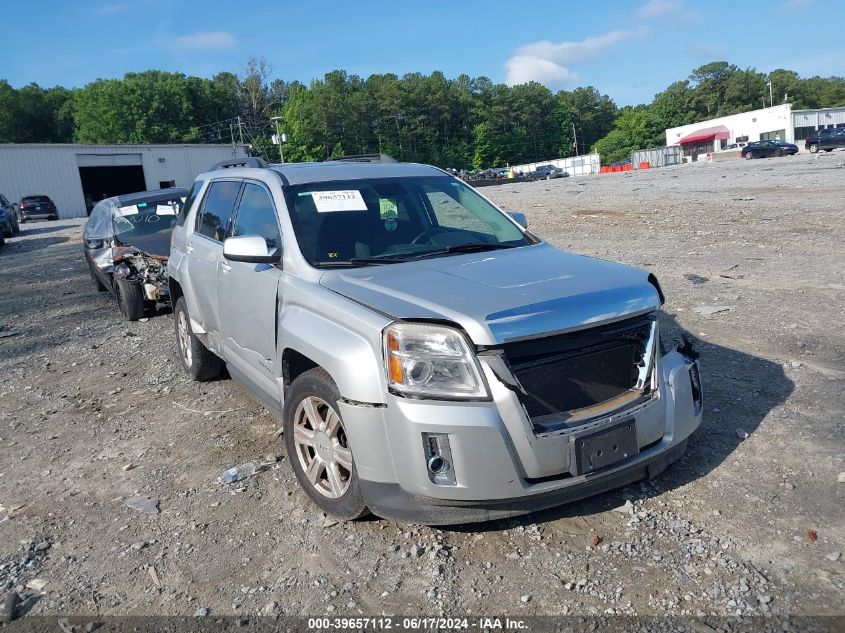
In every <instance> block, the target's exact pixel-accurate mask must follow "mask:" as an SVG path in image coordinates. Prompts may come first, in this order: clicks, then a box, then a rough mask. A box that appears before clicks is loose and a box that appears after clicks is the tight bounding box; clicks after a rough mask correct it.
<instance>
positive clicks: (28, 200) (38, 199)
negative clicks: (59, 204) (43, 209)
mask: <svg viewBox="0 0 845 633" xmlns="http://www.w3.org/2000/svg"><path fill="white" fill-rule="evenodd" d="M21 202H22V203H24V204H36V203H39V202H50V198H48V197H47V196H27V197H26V198H24V199H23V200H21Z"/></svg>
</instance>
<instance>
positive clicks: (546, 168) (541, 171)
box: [528, 165, 569, 180]
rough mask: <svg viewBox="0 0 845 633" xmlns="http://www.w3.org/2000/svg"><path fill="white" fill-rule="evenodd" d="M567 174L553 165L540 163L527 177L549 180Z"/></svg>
mask: <svg viewBox="0 0 845 633" xmlns="http://www.w3.org/2000/svg"><path fill="white" fill-rule="evenodd" d="M568 175H569V174H567V173H566V172H565V171H563V170H562V169H560V168H559V167H555V166H554V165H540V166H539V167H538V168H537V169H535V170H534V171H532V172H531V173H530V174H529V176H528V177H529V179H530V180H551V179H552V178H563V177H565V176H568Z"/></svg>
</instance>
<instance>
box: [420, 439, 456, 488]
mask: <svg viewBox="0 0 845 633" xmlns="http://www.w3.org/2000/svg"><path fill="white" fill-rule="evenodd" d="M422 441H423V452H424V453H425V464H426V470H427V471H428V478H429V479H430V480H431V481H432V482H433V483H435V484H438V485H441V486H454V485H455V484H456V480H455V472H454V469H453V468H452V449H451V448H450V446H449V436H448V435H447V434H446V433H423V434H422Z"/></svg>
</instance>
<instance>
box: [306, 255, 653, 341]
mask: <svg viewBox="0 0 845 633" xmlns="http://www.w3.org/2000/svg"><path fill="white" fill-rule="evenodd" d="M320 283H321V285H322V286H324V287H325V288H328V289H330V290H333V291H334V292H337V293H339V294H341V295H343V296H345V297H348V298H349V299H352V300H353V301H356V302H358V303H361V304H363V305H366V306H368V307H370V308H372V309H374V310H377V311H379V312H381V313H383V314H385V315H387V316H389V317H391V318H396V319H408V320H415V319H418V320H433V321H445V322H453V323H457V324H458V325H459V326H460V327H462V328H463V329H464V330H465V331H466V332H467V334H468V335H469V336H470V338H471V339H472V340H473V342H474V343H475V344H477V345H496V344H501V343H505V342H508V341H513V340H518V339H522V338H530V337H535V336H538V335H542V334H553V333H559V332H564V331H568V330H575V329H580V328H584V327H588V326H591V325H595V324H598V323H605V322H609V321H614V320H619V319H623V318H625V317H628V316H631V315H635V314H641V313H643V312H646V311H650V310H654V309H656V308H659V307H660V297H659V296H658V293H657V289H656V288H655V286H653V285H652V284H651V283H650V282H649V279H648V273H647V272H645V271H642V270H638V269H636V268H632V267H630V266H625V265H622V264H616V263H613V262H608V261H604V260H601V259H595V258H592V257H585V256H582V255H574V254H572V253H566V252H563V251H560V250H558V249H556V248H553V247H552V246H549V245H548V244H545V243H541V244H535V245H532V246H524V247H519V248H514V249H508V250H499V251H487V252H481V253H472V254H465V255H454V256H448V257H437V258H432V259H422V260H419V261H413V262H405V263H401V264H384V265H378V266H367V267H362V268H353V269H334V270H328V271H326V272H325V273H324V274H323V276H322V277H321V279H320Z"/></svg>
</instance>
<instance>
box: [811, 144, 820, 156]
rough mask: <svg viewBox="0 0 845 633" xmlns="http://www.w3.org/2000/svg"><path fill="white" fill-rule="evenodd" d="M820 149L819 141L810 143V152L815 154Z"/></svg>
mask: <svg viewBox="0 0 845 633" xmlns="http://www.w3.org/2000/svg"><path fill="white" fill-rule="evenodd" d="M818 151H819V146H818V144H817V143H810V153H811V154H815V153H816V152H818Z"/></svg>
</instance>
